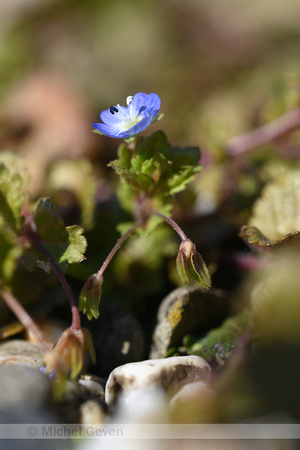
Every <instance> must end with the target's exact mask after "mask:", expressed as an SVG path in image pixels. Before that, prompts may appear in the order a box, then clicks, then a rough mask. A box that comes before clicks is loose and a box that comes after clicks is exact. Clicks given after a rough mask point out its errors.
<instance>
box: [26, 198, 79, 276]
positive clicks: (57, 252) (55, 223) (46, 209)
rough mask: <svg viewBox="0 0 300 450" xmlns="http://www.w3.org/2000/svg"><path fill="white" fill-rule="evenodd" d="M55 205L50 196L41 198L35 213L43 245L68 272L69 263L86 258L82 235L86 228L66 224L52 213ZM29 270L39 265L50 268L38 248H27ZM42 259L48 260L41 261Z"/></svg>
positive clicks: (63, 270)
mask: <svg viewBox="0 0 300 450" xmlns="http://www.w3.org/2000/svg"><path fill="white" fill-rule="evenodd" d="M52 210H53V205H52V203H51V202H50V200H49V198H42V199H40V201H39V203H38V205H37V207H36V210H35V214H34V221H35V224H36V226H37V233H38V235H39V238H40V242H41V244H42V245H43V247H44V248H45V249H46V250H47V251H48V252H49V253H50V255H51V256H52V258H53V259H54V260H55V261H56V263H57V264H58V265H59V267H60V269H61V271H62V272H66V271H67V268H68V264H74V263H79V262H81V261H83V260H84V259H85V257H84V252H85V251H86V247H87V242H86V239H85V237H84V236H83V235H82V234H83V232H84V230H83V228H82V227H79V226H78V225H72V226H69V227H65V226H64V222H63V220H62V219H61V218H60V217H58V216H55V215H53V214H52ZM23 261H24V264H25V265H26V267H27V268H28V270H33V268H34V267H35V266H36V265H37V266H39V267H41V268H42V269H44V270H46V271H47V270H48V267H49V266H48V264H47V263H48V262H47V260H46V259H45V257H44V256H43V255H42V254H41V253H40V252H39V251H37V250H35V249H30V250H27V251H26V252H25V254H24V258H23ZM40 261H43V262H46V265H45V263H41V262H40Z"/></svg>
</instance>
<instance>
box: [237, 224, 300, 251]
mask: <svg viewBox="0 0 300 450" xmlns="http://www.w3.org/2000/svg"><path fill="white" fill-rule="evenodd" d="M239 236H240V237H241V238H242V239H244V241H245V242H246V243H247V244H248V245H249V246H250V247H251V248H253V249H254V250H258V251H262V250H281V249H285V250H288V249H290V248H298V247H299V248H300V231H297V232H296V233H290V234H287V235H286V236H284V237H283V238H281V239H269V238H267V237H266V236H265V235H264V234H262V233H261V231H260V230H259V229H258V228H256V227H250V226H247V225H245V226H244V227H242V229H241V231H240V233H239Z"/></svg>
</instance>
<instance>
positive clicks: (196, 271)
mask: <svg viewBox="0 0 300 450" xmlns="http://www.w3.org/2000/svg"><path fill="white" fill-rule="evenodd" d="M176 265H177V271H178V274H179V276H180V278H181V280H182V281H183V283H189V282H190V281H191V278H195V280H197V281H199V282H200V283H201V284H202V285H203V286H204V287H205V288H206V289H208V288H210V286H211V280H210V275H209V272H208V269H207V267H206V264H205V262H204V260H203V258H202V256H200V255H199V253H198V252H197V249H196V246H195V244H194V243H193V242H192V241H191V240H189V239H187V240H185V241H182V243H181V244H180V247H179V251H178V254H177V259H176Z"/></svg>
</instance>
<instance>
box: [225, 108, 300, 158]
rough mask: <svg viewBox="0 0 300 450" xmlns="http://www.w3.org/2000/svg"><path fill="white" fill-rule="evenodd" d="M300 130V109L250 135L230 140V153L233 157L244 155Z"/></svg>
mask: <svg viewBox="0 0 300 450" xmlns="http://www.w3.org/2000/svg"><path fill="white" fill-rule="evenodd" d="M299 128H300V108H298V109H295V110H294V111H291V112H288V113H287V114H285V115H283V116H281V117H279V118H278V119H276V120H274V121H273V122H271V123H269V124H267V125H264V126H262V127H260V128H257V129H256V130H253V131H250V132H249V133H245V134H242V135H241V136H236V137H234V138H232V139H230V141H229V143H228V150H227V151H228V153H229V155H231V156H236V155H239V154H244V153H247V152H249V151H250V150H252V149H254V148H257V147H261V146H262V145H264V144H266V143H268V142H272V141H275V140H276V139H279V138H281V137H283V136H285V135H287V134H289V133H291V132H292V131H295V130H297V129H299Z"/></svg>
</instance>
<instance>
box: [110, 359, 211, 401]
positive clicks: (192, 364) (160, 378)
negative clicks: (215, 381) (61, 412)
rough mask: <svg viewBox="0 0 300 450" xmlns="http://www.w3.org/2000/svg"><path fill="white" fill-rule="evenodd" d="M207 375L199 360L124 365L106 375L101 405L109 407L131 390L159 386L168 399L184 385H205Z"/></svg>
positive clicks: (205, 364) (162, 360) (207, 366)
mask: <svg viewBox="0 0 300 450" xmlns="http://www.w3.org/2000/svg"><path fill="white" fill-rule="evenodd" d="M210 374H211V369H210V366H209V364H208V363H207V362H206V361H205V360H204V359H203V358H200V356H174V357H172V358H166V359H156V360H155V359H152V360H147V361H141V362H136V363H129V364H125V365H123V366H120V367H117V368H116V369H114V370H113V371H112V373H111V374H110V376H109V378H108V380H107V384H106V389H105V401H106V402H107V403H108V404H112V403H114V402H115V401H116V399H117V397H118V396H119V395H120V394H122V395H123V396H124V395H126V394H127V393H128V394H130V392H131V391H132V390H137V389H145V388H148V387H151V388H153V386H160V387H161V388H163V389H164V391H165V392H166V393H167V394H168V395H169V396H172V395H174V393H175V392H177V391H178V390H179V389H180V388H181V387H182V386H183V385H184V384H187V383H191V382H193V381H199V380H201V381H204V382H207V383H209V381H210Z"/></svg>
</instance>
